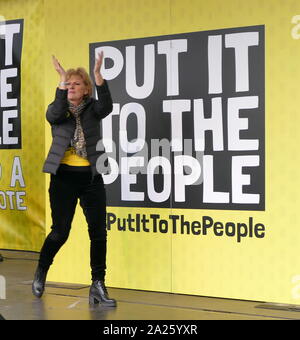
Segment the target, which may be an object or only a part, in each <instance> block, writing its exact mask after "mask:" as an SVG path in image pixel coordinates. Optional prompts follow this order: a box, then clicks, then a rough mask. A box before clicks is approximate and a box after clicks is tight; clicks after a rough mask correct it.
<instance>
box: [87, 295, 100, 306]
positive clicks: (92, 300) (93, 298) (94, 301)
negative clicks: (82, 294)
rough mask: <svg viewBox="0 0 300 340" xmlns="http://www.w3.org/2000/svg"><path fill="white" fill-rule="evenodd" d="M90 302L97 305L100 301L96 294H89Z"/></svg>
mask: <svg viewBox="0 0 300 340" xmlns="http://www.w3.org/2000/svg"><path fill="white" fill-rule="evenodd" d="M89 303H90V305H96V304H98V303H99V301H98V299H96V298H95V297H94V296H91V295H90V296H89Z"/></svg>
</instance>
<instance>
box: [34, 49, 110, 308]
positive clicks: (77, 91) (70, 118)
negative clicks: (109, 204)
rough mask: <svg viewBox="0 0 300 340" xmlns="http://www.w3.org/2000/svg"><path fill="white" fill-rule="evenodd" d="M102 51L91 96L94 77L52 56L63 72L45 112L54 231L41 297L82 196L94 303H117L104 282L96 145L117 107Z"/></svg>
mask: <svg viewBox="0 0 300 340" xmlns="http://www.w3.org/2000/svg"><path fill="white" fill-rule="evenodd" d="M102 61H103V53H101V54H99V55H98V58H97V59H96V61H95V66H94V77H95V83H96V91H97V95H98V100H95V99H94V98H92V97H91V94H92V83H91V80H90V78H89V76H88V74H87V72H86V71H85V70H84V69H83V68H78V69H76V70H75V69H70V70H68V71H65V70H64V69H63V67H62V66H61V65H60V63H59V62H58V60H57V59H56V58H55V57H54V56H53V64H54V67H55V69H56V71H57V72H58V74H59V76H60V83H59V87H58V88H57V89H56V96H55V100H54V102H53V103H52V104H50V105H49V107H48V110H47V113H46V118H47V120H48V122H49V123H50V124H51V129H52V137H53V141H52V145H51V148H50V150H49V153H48V156H47V159H46V161H45V164H44V168H43V171H44V172H47V173H50V174H51V180H50V187H49V196H50V206H51V212H52V227H51V229H52V231H51V232H50V233H49V235H48V236H47V238H46V240H45V242H44V245H43V247H42V249H41V252H40V258H39V263H38V267H37V270H36V273H35V276H34V280H33V284H32V292H33V294H34V295H35V296H37V297H41V296H42V295H43V292H44V287H45V281H46V276H47V272H48V269H49V267H50V265H51V264H52V262H53V259H54V256H55V255H56V253H57V252H58V251H59V249H60V248H61V246H62V245H63V244H64V243H65V242H66V240H67V238H68V236H69V232H70V229H71V223H72V219H73V216H74V213H75V208H76V205H77V199H79V201H80V205H81V207H82V209H83V212H84V214H85V217H86V221H87V223H88V232H89V237H90V243H91V245H90V265H91V274H92V285H91V287H90V293H89V298H90V302H91V303H97V302H100V303H102V304H105V305H108V306H116V301H115V300H114V299H110V298H109V296H108V294H107V290H106V287H105V284H104V279H105V269H106V196H105V189H104V184H103V179H102V175H101V174H99V173H98V172H97V170H96V162H97V159H98V157H99V156H100V155H101V154H103V151H97V150H96V144H97V142H98V141H99V140H100V139H101V136H100V127H99V123H100V120H101V119H103V118H104V117H105V116H107V115H108V114H109V113H110V112H111V111H112V99H111V95H110V91H109V88H108V84H107V82H106V81H105V80H104V79H103V78H102V75H101V73H100V68H101V65H102Z"/></svg>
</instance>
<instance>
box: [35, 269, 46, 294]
mask: <svg viewBox="0 0 300 340" xmlns="http://www.w3.org/2000/svg"><path fill="white" fill-rule="evenodd" d="M47 272H48V270H45V269H43V268H41V267H40V266H38V267H37V269H36V272H35V274H34V279H33V282H32V293H33V295H35V296H36V297H38V298H40V297H42V295H43V293H44V289H45V282H46V277H47Z"/></svg>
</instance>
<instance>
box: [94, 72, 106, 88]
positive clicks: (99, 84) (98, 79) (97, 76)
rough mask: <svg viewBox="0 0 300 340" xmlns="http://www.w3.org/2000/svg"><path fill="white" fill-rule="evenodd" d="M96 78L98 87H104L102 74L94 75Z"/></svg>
mask: <svg viewBox="0 0 300 340" xmlns="http://www.w3.org/2000/svg"><path fill="white" fill-rule="evenodd" d="M94 76H95V83H96V85H97V86H101V85H103V83H104V79H103V77H102V76H101V74H99V73H97V74H94Z"/></svg>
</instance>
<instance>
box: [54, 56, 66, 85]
mask: <svg viewBox="0 0 300 340" xmlns="http://www.w3.org/2000/svg"><path fill="white" fill-rule="evenodd" d="M52 62H53V65H54V68H55V70H56V72H57V73H58V74H59V75H60V81H62V82H65V81H66V71H65V70H64V68H63V67H62V66H61V65H60V63H59V61H58V60H57V59H56V58H55V56H54V55H53V56H52Z"/></svg>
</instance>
